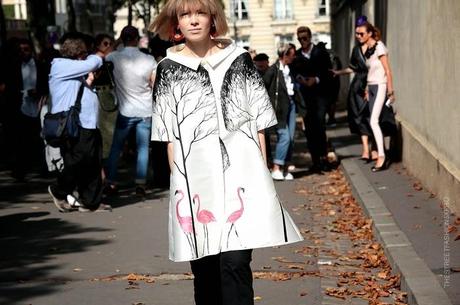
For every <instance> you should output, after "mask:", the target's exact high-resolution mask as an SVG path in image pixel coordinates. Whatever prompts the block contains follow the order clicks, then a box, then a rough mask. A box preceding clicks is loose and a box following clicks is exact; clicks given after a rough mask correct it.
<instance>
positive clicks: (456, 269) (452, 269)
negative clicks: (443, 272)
mask: <svg viewBox="0 0 460 305" xmlns="http://www.w3.org/2000/svg"><path fill="white" fill-rule="evenodd" d="M450 271H452V272H460V267H451V268H450Z"/></svg>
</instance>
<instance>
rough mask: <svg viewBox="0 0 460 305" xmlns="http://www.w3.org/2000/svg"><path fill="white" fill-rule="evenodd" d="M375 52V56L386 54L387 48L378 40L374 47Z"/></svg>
mask: <svg viewBox="0 0 460 305" xmlns="http://www.w3.org/2000/svg"><path fill="white" fill-rule="evenodd" d="M375 54H377V57H380V56H383V55H387V54H388V50H387V48H386V47H385V45H384V44H383V43H382V42H381V41H380V42H378V43H377V46H376V47H375Z"/></svg>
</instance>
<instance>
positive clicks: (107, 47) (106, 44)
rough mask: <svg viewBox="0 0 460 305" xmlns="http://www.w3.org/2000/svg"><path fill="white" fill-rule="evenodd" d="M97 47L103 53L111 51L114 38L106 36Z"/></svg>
mask: <svg viewBox="0 0 460 305" xmlns="http://www.w3.org/2000/svg"><path fill="white" fill-rule="evenodd" d="M97 48H98V49H99V51H101V52H103V53H106V54H108V53H110V52H111V51H112V49H113V43H112V40H110V38H104V39H103V40H102V41H101V43H100V44H99V45H98V47H97Z"/></svg>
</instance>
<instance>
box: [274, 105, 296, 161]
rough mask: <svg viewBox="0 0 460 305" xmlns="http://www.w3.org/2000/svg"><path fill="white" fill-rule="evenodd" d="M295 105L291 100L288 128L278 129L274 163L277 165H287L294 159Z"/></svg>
mask: <svg viewBox="0 0 460 305" xmlns="http://www.w3.org/2000/svg"><path fill="white" fill-rule="evenodd" d="M295 117H296V112H295V103H294V101H292V100H291V103H290V104H289V112H288V118H287V121H286V127H284V128H278V129H277V130H276V133H277V134H278V141H277V142H276V147H275V158H274V159H273V163H275V164H277V165H285V164H286V161H290V160H291V157H292V147H293V145H294V132H295Z"/></svg>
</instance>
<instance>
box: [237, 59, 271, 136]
mask: <svg viewBox="0 0 460 305" xmlns="http://www.w3.org/2000/svg"><path fill="white" fill-rule="evenodd" d="M246 55H247V56H246ZM245 63H246V66H247V67H246V68H247V69H245V71H246V92H247V94H248V104H249V107H250V112H251V116H252V117H253V118H254V119H255V121H256V126H257V130H258V131H260V130H263V129H266V128H269V127H272V126H274V125H276V124H277V123H278V122H277V121H276V114H275V111H274V110H273V107H272V104H271V102H270V98H269V96H268V93H267V89H266V88H265V85H264V82H263V80H262V77H261V76H260V74H259V73H258V72H257V70H256V68H255V67H254V64H253V62H252V60H251V56H250V55H249V53H246V54H245Z"/></svg>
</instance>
